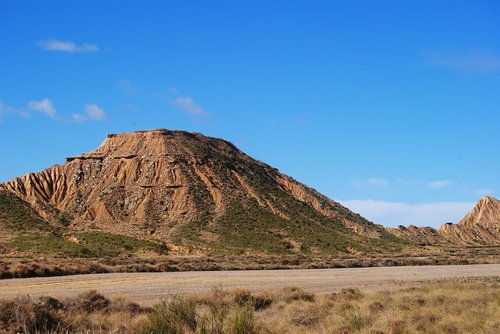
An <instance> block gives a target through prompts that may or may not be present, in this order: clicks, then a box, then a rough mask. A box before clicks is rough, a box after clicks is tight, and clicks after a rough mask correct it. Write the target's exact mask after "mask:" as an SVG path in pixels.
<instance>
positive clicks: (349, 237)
mask: <svg viewBox="0 0 500 334" xmlns="http://www.w3.org/2000/svg"><path fill="white" fill-rule="evenodd" d="M0 189H4V190H7V191H9V192H10V193H12V194H15V195H16V196H17V197H18V198H19V199H20V200H21V201H22V202H23V203H25V204H26V205H27V206H29V209H30V210H33V211H34V212H35V213H36V215H38V216H39V217H40V218H41V219H43V220H45V221H46V222H48V224H49V226H51V227H52V229H54V228H57V229H59V230H60V231H62V232H61V233H62V234H63V235H64V236H65V238H66V239H67V240H72V241H73V242H75V243H80V242H81V240H80V238H81V233H82V232H88V231H100V232H102V233H110V234H112V235H125V236H130V237H133V238H136V239H140V240H146V239H147V240H151V241H155V242H160V243H165V244H166V245H167V246H168V248H169V249H170V251H174V252H177V253H184V254H193V253H194V254H208V253H210V254H219V253H233V254H234V253H248V254H261V253H305V254H307V253H317V254H334V253H345V252H359V251H362V252H370V251H382V250H385V251H392V250H395V249H400V248H401V246H402V245H404V244H405V243H406V242H405V241H403V240H401V239H399V238H397V237H395V236H393V235H392V234H390V233H387V232H386V231H385V229H383V228H382V227H381V226H377V225H374V224H372V223H371V222H369V221H367V220H366V219H364V218H362V217H361V216H359V215H357V214H354V213H352V212H351V211H349V210H348V209H346V208H345V207H343V206H341V205H340V204H338V203H336V202H334V201H332V200H330V199H329V198H327V197H325V196H323V195H321V194H320V193H318V192H317V191H315V190H313V189H311V188H309V187H307V186H305V185H303V184H301V183H299V182H297V181H295V180H294V179H292V178H291V177H289V176H286V175H284V174H282V173H280V172H279V171H278V170H276V169H275V168H272V167H271V166H268V165H266V164H265V163H262V162H260V161H257V160H255V159H252V158H251V157H249V156H248V155H246V154H244V153H243V152H241V151H240V150H239V149H238V148H236V147H235V146H234V145H233V144H231V143H229V142H227V141H225V140H222V139H216V138H210V137H206V136H203V135H201V134H198V133H189V132H184V131H170V130H165V129H158V130H151V131H136V132H130V133H122V134H113V135H108V137H107V138H106V140H105V141H104V142H103V143H102V144H101V145H100V147H99V148H97V149H96V150H95V151H92V152H89V153H85V154H81V155H78V156H74V157H69V158H67V162H66V163H65V164H64V165H55V166H52V167H50V168H47V169H45V170H43V171H41V172H38V173H31V174H27V175H25V176H22V177H18V178H16V179H14V180H11V181H9V182H6V183H3V184H0ZM4 225H5V224H4ZM5 226H6V225H5Z"/></svg>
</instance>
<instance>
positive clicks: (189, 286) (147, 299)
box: [0, 264, 500, 305]
mask: <svg viewBox="0 0 500 334" xmlns="http://www.w3.org/2000/svg"><path fill="white" fill-rule="evenodd" d="M487 276H496V277H499V276H500V264H484V265H467V266H462V265H457V266H424V267H419V266H411V267H380V268H343V269H314V270H313V269H309V270H255V271H209V272H207V271H205V272H177V273H174V272H167V273H118V274H95V275H75V276H65V277H49V278H27V279H12V280H5V281H2V282H1V283H2V284H1V285H0V298H12V297H15V296H20V295H30V296H31V297H38V296H43V295H50V296H52V297H55V298H66V297H73V296H76V295H78V294H81V293H83V292H86V291H88V290H92V289H95V290H98V291H99V292H101V293H103V294H106V295H109V296H124V297H127V298H130V299H131V300H133V301H136V302H138V303H141V304H143V305H151V304H154V303H156V302H158V301H160V300H161V299H163V298H165V297H168V296H172V295H175V294H179V293H197V292H206V291H209V290H210V289H212V288H213V287H222V288H236V287H239V288H246V289H250V290H253V291H255V290H273V289H280V288H283V287H286V286H297V287H301V288H304V289H307V290H308V291H313V292H318V293H321V292H333V291H337V290H340V289H343V288H347V287H357V288H360V289H362V290H365V291H380V290H383V289H391V288H396V287H401V286H404V285H411V284H413V283H415V282H417V281H427V280H435V279H445V278H458V277H487Z"/></svg>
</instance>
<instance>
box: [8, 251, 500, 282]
mask: <svg viewBox="0 0 500 334" xmlns="http://www.w3.org/2000/svg"><path fill="white" fill-rule="evenodd" d="M498 254H500V247H498V246H490V247H486V246H483V247H460V248H444V247H427V248H426V249H421V250H420V251H419V252H407V253H402V254H400V255H390V254H386V255H371V256H370V255H367V254H365V255H362V254H357V255H335V256H333V255H332V256H328V255H317V256H315V255H241V256H236V255H215V256H203V257H200V256H148V257H147V258H146V257H137V256H123V257H115V258H102V259H85V258H67V257H32V258H15V257H3V258H1V257H0V279H7V278H26V277H47V276H63V275H76V274H96V273H120V272H172V271H173V272H175V271H193V270H195V271H209V270H210V271H218V270H270V269H326V268H360V267H388V266H389V267H390V266H415V265H418V266H421V265H459V264H487V263H499V261H500V258H499V256H498Z"/></svg>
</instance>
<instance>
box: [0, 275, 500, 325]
mask: <svg viewBox="0 0 500 334" xmlns="http://www.w3.org/2000/svg"><path fill="white" fill-rule="evenodd" d="M0 328H1V329H0V330H1V332H7V333H15V332H20V333H235V334H236V333H237V334H244V333H371V334H375V333H377V334H378V333H449V334H454V333H491V334H493V333H495V334H496V333H499V332H500V277H493V278H483V279H477V278H475V279H452V280H442V281H433V282H426V283H420V284H418V285H416V286H413V287H410V288H403V289H400V290H396V291H381V292H376V293H365V292H363V291H360V290H357V289H343V290H341V291H339V292H336V293H330V294H313V293H309V292H307V291H304V290H302V289H299V288H285V289H281V290H275V291H260V292H253V293H252V292H250V291H248V290H243V289H236V290H221V289H218V288H214V289H213V291H212V292H210V293H206V294H201V295H200V294H198V295H192V294H191V295H181V296H177V297H175V298H172V299H169V300H165V301H163V302H162V303H160V304H157V305H155V306H154V307H152V308H144V307H141V306H140V305H138V304H135V303H133V302H130V301H126V300H124V299H123V298H115V299H108V298H107V297H106V296H103V295H101V294H99V293H98V292H95V291H90V292H87V293H85V294H83V295H80V296H78V297H76V298H71V299H67V300H56V299H53V298H50V297H45V298H40V299H38V300H33V299H30V298H29V297H24V298H17V299H13V300H2V301H0Z"/></svg>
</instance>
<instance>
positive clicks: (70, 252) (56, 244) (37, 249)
mask: <svg viewBox="0 0 500 334" xmlns="http://www.w3.org/2000/svg"><path fill="white" fill-rule="evenodd" d="M4 245H5V247H7V248H10V249H14V250H16V251H18V252H28V253H33V254H50V255H55V254H59V255H66V256H73V257H92V255H93V254H92V253H91V251H90V250H89V249H88V248H86V247H85V246H83V245H80V244H77V243H74V242H71V241H68V240H65V239H64V238H61V237H60V236H57V235H53V234H47V235H43V234H39V233H29V234H22V235H18V236H17V237H15V238H14V239H12V240H10V241H9V242H7V243H6V244H4Z"/></svg>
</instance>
